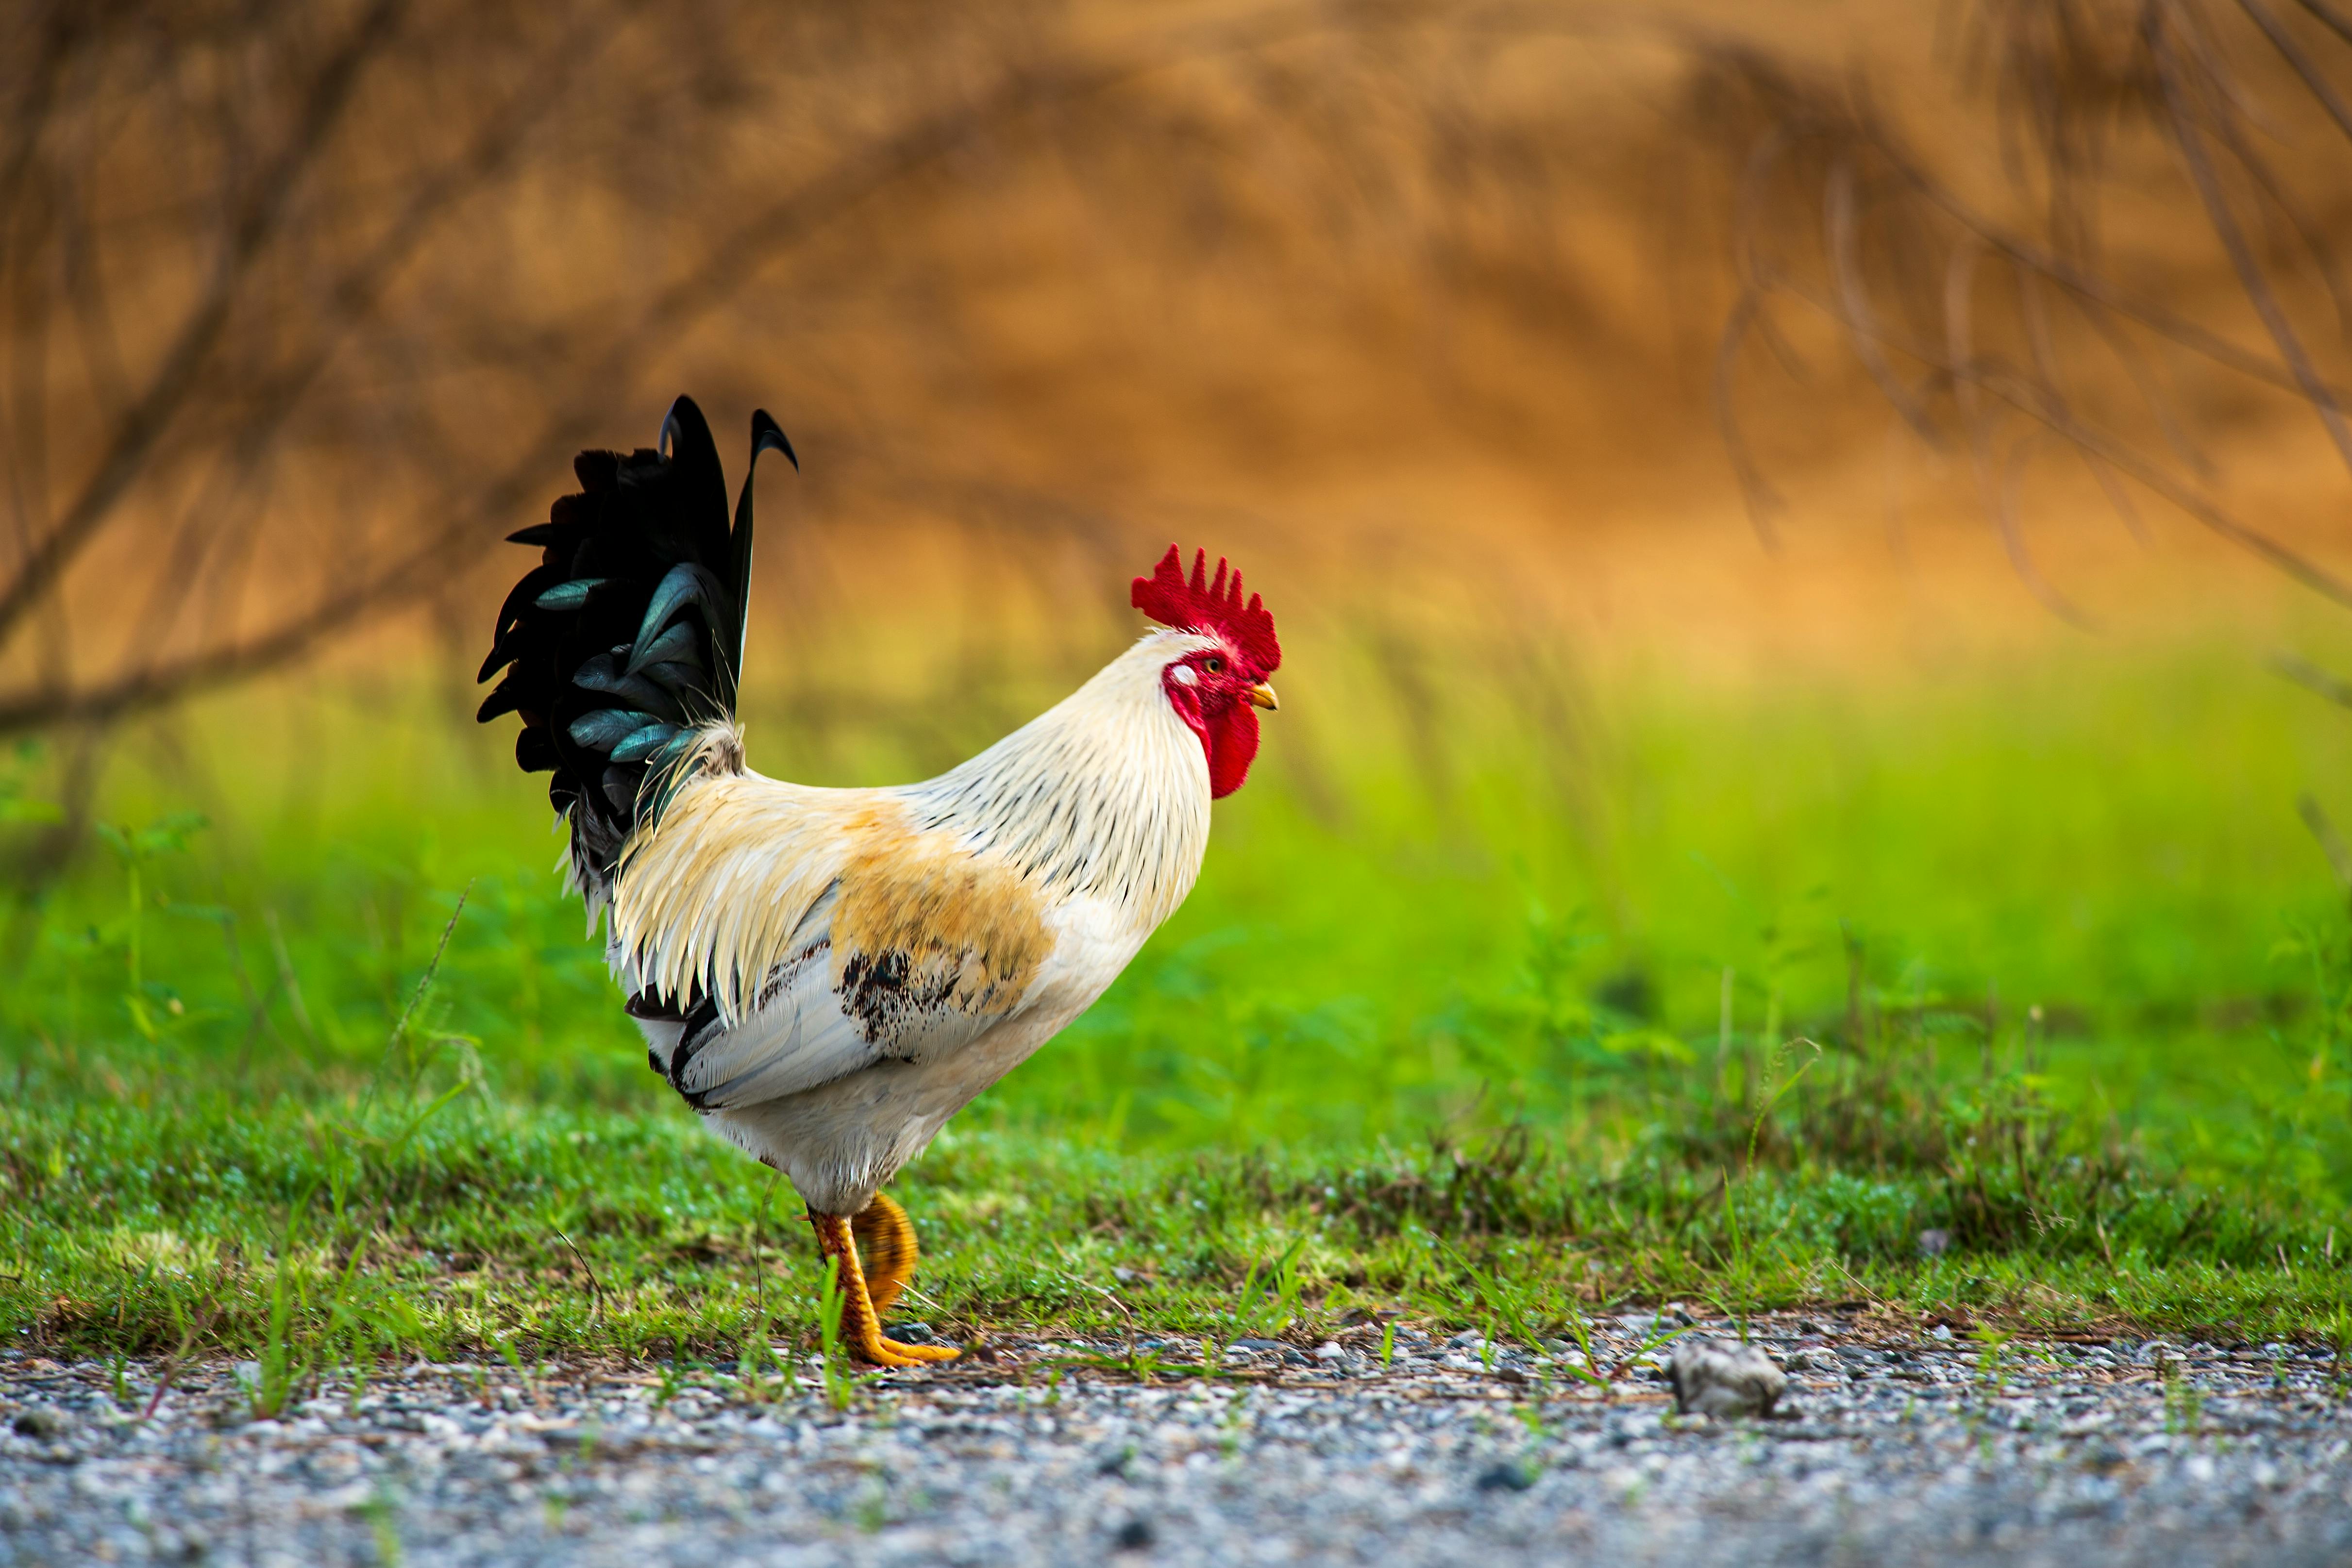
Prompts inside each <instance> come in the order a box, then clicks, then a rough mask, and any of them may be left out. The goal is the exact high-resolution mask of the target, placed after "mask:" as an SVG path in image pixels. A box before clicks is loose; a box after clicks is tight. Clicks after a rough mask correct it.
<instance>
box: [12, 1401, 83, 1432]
mask: <svg viewBox="0 0 2352 1568" xmlns="http://www.w3.org/2000/svg"><path fill="white" fill-rule="evenodd" d="M73 1426H74V1421H73V1417H72V1416H68V1415H67V1414H66V1413H65V1412H64V1411H62V1410H59V1409H58V1408H57V1407H55V1406H49V1405H35V1406H31V1407H30V1408H28V1409H25V1410H20V1411H18V1412H17V1414H16V1436H18V1437H64V1436H65V1435H66V1434H67V1433H68V1432H70V1431H72V1430H73Z"/></svg>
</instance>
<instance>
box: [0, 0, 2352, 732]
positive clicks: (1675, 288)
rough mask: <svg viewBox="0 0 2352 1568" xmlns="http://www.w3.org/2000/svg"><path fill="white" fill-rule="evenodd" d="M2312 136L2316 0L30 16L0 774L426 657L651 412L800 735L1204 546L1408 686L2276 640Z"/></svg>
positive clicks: (2318, 364) (2326, 302)
mask: <svg viewBox="0 0 2352 1568" xmlns="http://www.w3.org/2000/svg"><path fill="white" fill-rule="evenodd" d="M2347 99H2352V28H2347V23H2346V21H2345V18H2344V16H2343V15H2342V14H2340V13H2338V12H2337V11H2336V10H2335V9H2334V7H2333V6H2332V5H2328V4H2324V3H2322V0H2304V3H2302V4H2294V3H2293V0H2242V3H2240V4H2227V5H2224V4H2191V3H2188V0H2180V3H2172V0H2158V3H2153V4H2106V3H2104V0H1985V3H1982V4H1973V5H1962V4H1952V5H1938V4H1929V3H1925V0H1923V3H1921V4H1916V5H1886V4H1830V3H1822V4H1803V3H1800V0H1761V3H1755V4H1747V5H1730V4H1725V5H1701V4H1689V5H1659V6H1655V7H1650V8H1638V7H1606V6H1588V5H1417V4H1410V3H1400V4H1374V5H1253V4H1238V3H1221V4H1202V5H1132V4H1125V3H1120V0H1079V3H1073V4H1069V5H1050V4H1009V5H991V6H982V7H973V6H962V5H932V4H928V3H887V4H874V5H849V6H841V5H772V4H757V5H754V4H737V3H734V0H688V3H685V4H673V5H661V6H653V5H638V4H630V3H628V0H576V3H571V4H562V5H507V4H499V3H497V0H491V3H488V4H485V3H480V0H467V3H465V4H456V3H452V0H356V3H351V0H331V3H325V4H301V5H293V4H279V3H277V0H240V3H236V4H207V3H204V0H195V3H147V0H100V3H87V0H85V3H79V4H73V3H52V0H25V3H21V4H19V5H15V6H12V7H10V8H9V9H8V13H7V16H6V18H5V21H0V453H5V457H0V462H5V471H6V472H5V497H0V508H5V517H0V734H24V733H28V732H33V731H38V730H45V729H46V730H61V731H63V732H64V733H66V734H68V735H71V736H78V737H82V743H83V744H84V745H87V744H89V740H90V737H96V736H102V735H103V734H104V733H105V731H106V729H107V728H108V727H110V726H111V725H114V724H117V723H120V722H121V721H122V720H124V719H126V718H129V717H131V716H136V715H139V714H142V713H145V712H150V711H152V710H154V709H156V708H158V707H161V706H168V705H170V704H172V703H173V702H176V701H178V700H180V699H181V698H183V697H184V696H185V695H188V694H189V693H191V692H194V691H198V690H202V689H206V688H210V687H213V686H217V685H222V684H224V683H229V682H234V681H236V680H240V679H244V678H247V677H249V676H252V675H254V674H259V673H263V672H267V671H270V670H274V669H279V668H283V667H286V666H288V665H289V664H300V663H302V662H304V661H310V660H315V659H318V658H320V657H321V656H327V657H331V658H339V659H343V660H346V661H350V660H358V661H360V662H361V663H362V664H364V665H366V666H368V667H373V668H379V669H381V668H386V667H403V666H404V665H406V664H411V663H414V664H417V665H418V666H419V667H422V668H430V669H434V670H437V671H442V672H444V673H445V674H447V675H448V676H449V677H450V678H451V679H452V681H453V684H462V682H463V679H464V678H465V677H467V676H469V675H470V665H471V663H472V660H473V658H474V656H475V655H476V654H477V653H478V647H477V644H478V643H480V642H481V641H482V638H483V636H484V634H485V632H486V625H487V617H488V611H489V608H490V607H491V605H492V604H494V602H495V595H496V593H497V592H498V591H499V588H500V586H502V583H501V574H510V573H511V571H512V570H514V569H515V566H516V559H520V558H519V557H517V558H516V559H506V558H507V557H508V556H510V555H514V554H515V552H507V551H500V550H499V549H497V548H496V541H497V540H498V539H499V537H500V536H502V535H503V534H505V533H506V532H508V531H509V530H511V529H512V528H518V527H520V526H523V525H525V524H527V523H529V522H530V521H533V520H535V519H536V518H537V517H539V516H540V515H541V513H542V511H543V508H544V507H545V504H546V502H547V500H548V498H549V497H551V495H553V494H554V493H556V492H557V491H558V490H560V489H562V488H564V487H566V481H567V469H566V463H567V460H568V457H569V455H570V454H571V452H572V450H574V449H576V448H577V447H579V446H582V445H583V444H623V445H625V444H639V443H649V442H650V441H651V439H652V436H653V433H654V431H655V430H656V426H657V424H658V423H659V420H660V416H661V413H662V410H663V408H664V407H665V406H666V404H667V401H668V399H669V398H670V397H671V396H672V395H673V394H674V393H676V392H678V391H681V390H690V391H692V392H694V393H695V395H696V396H697V397H698V399H699V400H700V401H701V402H702V404H703V406H704V407H705V409H706V410H707V411H708V412H709V413H710V414H711V416H712V418H713V422H714V423H715V424H717V425H718V426H719V429H720V431H721V433H722V451H724V452H726V453H728V455H730V460H739V457H740V434H738V433H740V431H741V429H742V427H743V424H744V421H745V419H746V416H747V415H748V413H749V411H750V409H751V407H752V406H753V405H754V404H760V405H764V406H766V407H767V408H769V409H771V410H772V411H773V412H774V413H776V414H777V416H778V417H779V418H780V419H781V420H782V422H783V423H784V425H785V427H786V428H787V429H788V430H789V431H790V432H791V433H792V434H793V439H794V441H795V443H796V444H797V445H798V447H799V449H800V452H801V455H802V456H803V462H804V464H805V469H806V471H805V474H804V475H803V476H802V477H801V478H800V479H798V480H797V481H795V480H793V478H792V477H791V476H789V473H788V471H786V470H783V469H782V468H779V469H778V470H777V472H776V474H775V476H773V477H772V478H770V479H766V480H763V481H762V486H763V503H762V504H763V507H764V510H765V515H766V517H768V518H770V519H772V520H771V522H770V523H769V525H768V527H767V528H766V529H765V530H764V531H763V535H762V539H763V545H762V549H763V554H762V556H761V563H760V578H759V592H760V595H761V600H762V601H763V604H764V605H765V611H766V617H767V620H768V622H769V624H768V626H766V627H765V628H763V630H762V632H761V634H760V639H761V640H760V643H759V646H758V648H757V650H756V651H755V653H754V669H753V675H754V677H755V679H761V678H765V679H767V680H768V681H770V682H772V683H774V684H777V685H781V686H782V687H785V688H788V689H790V690H791V691H792V692H793V693H794V694H795V700H796V701H798V702H800V703H802V704H803V707H804V708H805V710H806V712H808V713H811V714H814V715H817V716H820V717H821V716H822V715H824V713H826V712H830V711H835V709H839V708H845V707H849V706H855V707H856V708H858V709H859V710H860V711H861V712H864V713H866V714H868V715H870V714H872V713H873V712H875V711H876V710H877V708H878V707H887V706H888V705H889V704H891V703H893V702H896V701H899V700H903V701H904V702H905V703H907V704H908V706H910V708H911V707H917V706H920V704H921V703H922V702H924V701H925V700H928V699H929V697H930V696H932V695H934V694H935V693H936V692H937V691H938V690H940V688H941V687H943V686H946V685H957V684H968V685H985V684H986V682H987V680H988V678H989V672H990V671H992V670H995V669H1001V668H1003V667H1005V666H1007V665H1009V664H1027V665H1036V664H1043V665H1045V666H1048V667H1051V668H1053V669H1055V670H1056V671H1066V672H1067V673H1076V672H1079V671H1082V670H1084V669H1087V668H1090V667H1091V665H1092V664H1093V663H1094V662H1095V660H1096V659H1097V657H1098V655H1099V653H1101V651H1102V649H1103V647H1104V646H1105V642H1104V639H1105V637H1106V635H1107V629H1108V628H1109V627H1112V626H1115V625H1118V624H1123V622H1118V621H1117V620H1116V619H1115V616H1116V615H1117V614H1118V613H1119V612H1121V607H1122V606H1123V592H1124V583H1125V581H1126V579H1127V577H1128V576H1129V574H1130V573H1131V572H1133V571H1135V570H1140V568H1141V567H1142V566H1143V565H1145V564H1146V563H1147V562H1148V561H1149V559H1150V557H1151V556H1152V555H1154V554H1156V553H1157V551H1158V549H1161V548H1164V546H1165V543H1166V541H1167V540H1168V539H1170V538H1183V539H1184V540H1186V541H1187V543H1188V544H1189V543H1192V542H1195V541H1198V542H1203V543H1207V544H1208V545H1210V546H1211V547H1212V549H1213V551H1223V552H1229V553H1231V554H1233V555H1234V556H1235V557H1236V558H1237V559H1242V560H1243V561H1244V563H1245V564H1246V566H1247V568H1248V570H1249V572H1250V576H1251V580H1252V582H1253V585H1254V586H1262V587H1264V588H1265V590H1266V591H1267V592H1268V595H1269V597H1270V598H1271V599H1273V600H1274V601H1275V602H1276V607H1277V609H1278V610H1279V611H1280V612H1281V613H1282V614H1283V616H1284V617H1285V626H1286V631H1288V630H1289V629H1290V628H1292V627H1294V626H1298V625H1301V624H1304V625H1306V626H1307V627H1308V628H1310V629H1313V628H1323V629H1335V628H1339V627H1342V626H1344V627H1345V628H1346V635H1347V636H1349V638H1351V639H1353V641H1352V643H1351V646H1353V647H1355V648H1356V649H1357V650H1358V651H1359V652H1360V653H1361V654H1362V656H1364V657H1365V658H1367V659H1370V660H1371V661H1373V662H1375V663H1382V662H1385V663H1386V664H1389V665H1390V666H1391V667H1394V668H1396V669H1398V670H1400V671H1404V672H1406V674H1401V675H1400V678H1406V676H1407V675H1409V670H1408V669H1407V666H1408V665H1409V664H1410V661H1409V660H1407V659H1403V658H1402V657H1401V656H1400V653H1399V651H1400V650H1402V649H1408V648H1419V647H1423V646H1429V645H1434V644H1439V643H1462V642H1465V641H1467V642H1471V643H1475V642H1476V641H1478V640H1479V639H1480V638H1481V637H1485V636H1487V635H1489V634H1490V633H1493V632H1495V629H1496V628H1498V627H1505V628H1509V629H1510V630H1511V632H1512V633H1513V637H1514V639H1515V641H1514V642H1513V646H1514V647H1518V648H1522V649H1524V648H1526V647H1532V646H1536V645H1537V644H1538V643H1543V640H1544V639H1543V633H1544V632H1545V630H1546V629H1550V628H1560V629H1565V630H1567V631H1570V632H1574V633H1575V635H1574V636H1573V637H1571V638H1570V639H1568V640H1567V643H1564V644H1563V645H1570V644H1572V645H1573V646H1575V647H1577V648H1579V649H1580V650H1583V651H1585V652H1586V653H1589V654H1590V656H1591V658H1593V659H1612V658H1631V657H1671V658H1673V659H1675V660H1678V661H1681V662H1683V663H1685V664H1687V665H1689V666H1690V667H1691V668H1693V669H1696V670H1698V671H1701V672H1702V673H1706V674H1713V675H1722V676H1726V677H1729V678H1753V677H1754V676H1755V675H1757V674H1759V672H1769V671H1770V670H1772V669H1776V668H1780V667H1781V666H1782V665H1783V664H1785V663H1786V662H1787V661H1790V660H1794V661H1798V662H1800V663H1827V664H1837V665H1840V666H1842V667H1844V668H1847V669H1850V670H1861V671H1863V672H1864V673H1865V674H1868V673H1871V672H1874V671H1875V670H1878V669H1881V668H1908V669H1913V670H1920V669H1927V670H1932V669H1933V668H1934V667H1935V666H1936V665H1937V664H1938V663H1939V662H1941V661H1944V660H1947V659H1948V658H1950V657H1951V656H1953V653H1954V650H1955V649H1956V648H1977V647H1985V646H1998V645H2001V644H2003V643H2008V642H2020V643H2033V642H2035V641H2037V640H2040V639H2044V638H2047V637H2050V636H2053V635H2061V636H2071V635H2075V634H2077V633H2075V632H2073V631H2072V630H2070V627H2072V626H2075V625H2082V626H2095V627H2098V628H2101V629H2104V630H2105V631H2106V632H2109V633H2111V634H2115V633H2123V634H2135V633H2137V632H2150V633H2152V634H2161V633H2164V632H2168V631H2170V630H2174V629H2177V628H2178V627H2179V625H2181V624H2182V623H2184V622H2200V623H2202V622H2214V623H2218V624H2221V625H2224V626H2227V627H2230V628H2235V629H2237V630H2239V631H2241V632H2243V634H2244V636H2245V639H2246V641H2247V645H2248V648H2249V652H2250V653H2259V652H2262V651H2263V650H2264V649H2265V648H2266V647H2267V646H2268V645H2269V644H2270V643H2272V642H2274V641H2275V640H2276V638H2275V635H2274V632H2275V630H2276V628H2277V627H2279V626H2280V625H2282V624H2285V622H2284V621H2283V620H2282V617H2283V616H2284V617H2292V616H2294V615H2296V614H2300V613H2303V612H2302V611H2299V610H2297V609H2296V608H2295V607H2296V606H2299V605H2300V606H2312V605H2325V604H2326V602H2327V601H2329V600H2330V599H2331V598H2333V599H2336V600H2338V601H2341V600H2343V599H2346V598H2347V597H2352V595H2347V592H2346V591H2345V590H2344V589H2343V588H2342V586H2341V584H2340V582H2339V581H2338V580H2337V579H2336V576H2335V575H2334V574H2335V573H2336V572H2337V571H2339V570H2344V571H2352V548H2347V547H2352V529H2347V526H2346V522H2345V517H2344V501H2345V497H2346V476H2347V464H2348V463H2352V435H2347V433H2346V431H2345V429H2344V427H2343V420H2342V419H2341V417H2340V416H2339V415H2338V414H2337V413H2336V410H2335V402H2336V396H2337V393H2336V388H2338V387H2339V386H2342V385H2344V384H2346V383H2347V382H2352V364H2347V354H2348V350H2347V344H2352V291H2347V287H2346V286H2345V282H2344V278H2343V275H2342V272H2341V269H2340V268H2339V267H2338V265H2337V263H2336V254H2337V252H2338V251H2339V250H2340V249H2341V246H2342V243H2343V240H2344V238H2345V235H2346V234H2347V224H2352V203H2348V202H2347V195H2352V183H2347V180H2346V178H2345V176H2346V174H2347V172H2352V156H2347V155H2352V111H2347ZM1073 606H1076V609H1073ZM1511 656H1512V657H1519V656H1521V655H1520V654H1513V655H1511ZM763 664H764V665H765V666H766V669H765V670H762V669H761V667H760V666H761V665H763ZM2306 674H2309V672H2306ZM1013 716H1015V717H1017V716H1018V715H1017V714H1015V715H1013Z"/></svg>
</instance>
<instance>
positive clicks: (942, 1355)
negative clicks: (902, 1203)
mask: <svg viewBox="0 0 2352 1568" xmlns="http://www.w3.org/2000/svg"><path fill="white" fill-rule="evenodd" d="M881 1204H889V1207H888V1208H887V1210H886V1211H884V1213H883V1214H882V1215H881V1216H880V1217H878V1218H877V1219H876V1220H875V1221H874V1226H875V1227H876V1228H877V1233H879V1232H880V1231H881V1230H882V1228H886V1227H887V1228H890V1231H889V1233H890V1234H891V1235H892V1236H893V1237H894V1239H902V1240H903V1241H904V1243H905V1247H904V1257H903V1260H901V1258H900V1257H899V1256H898V1253H896V1252H894V1253H893V1254H892V1256H891V1259H890V1262H891V1263H892V1264H893V1266H894V1267H899V1268H900V1270H901V1271H899V1272H897V1273H895V1274H893V1275H888V1276H885V1278H884V1290H885V1292H886V1293H885V1294H884V1295H883V1298H882V1300H883V1302H884V1304H886V1305H887V1303H889V1302H891V1301H896V1300H898V1291H899V1290H900V1289H901V1288H902V1287H904V1286H905V1284H906V1282H907V1275H908V1273H911V1272H912V1271H913V1269H914V1260H915V1232H914V1227H912V1226H911V1225H908V1223H907V1214H906V1211H905V1210H904V1209H902V1208H900V1207H898V1205H897V1204H895V1203H890V1201H889V1199H887V1198H877V1199H876V1201H875V1203H874V1204H869V1205H868V1206H867V1207H866V1211H865V1213H864V1214H860V1215H859V1216H858V1217H857V1218H856V1219H854V1220H853V1219H852V1218H849V1217H848V1216H846V1215H840V1214H814V1213H812V1214H811V1215H810V1216H809V1224H810V1225H811V1226H812V1227H814V1228H815V1230H816V1245H817V1250H818V1251H819V1252H821V1253H823V1254H824V1256H825V1257H827V1258H836V1259H839V1260H840V1261H841V1275H840V1280H841V1298H842V1300H841V1338H842V1342H843V1343H845V1344H847V1345H848V1346H849V1349H850V1354H853V1355H855V1356H856V1357H857V1359H858V1360H860V1361H864V1362H867V1363H870V1364H873V1365H876V1366H921V1365H923V1364H925V1363H927V1362H936V1361H953V1360H954V1359H955V1358H956V1357H957V1356H958V1355H961V1354H962V1352H961V1351H958V1350H955V1349H953V1348H951V1347H950V1346H948V1345H943V1344H901V1343H898V1341H897V1340H895V1339H886V1338H884V1337H883V1334H882V1315H881V1313H880V1312H877V1311H876V1310H875V1302H874V1298H873V1296H872V1295H870V1294H869V1293H868V1292H867V1291H866V1270H864V1269H863V1268H862V1267H860V1266H859V1264H858V1261H857V1238H856V1228H859V1227H860V1226H861V1224H862V1222H864V1221H865V1220H866V1215H871V1214H874V1213H875V1211H876V1208H877V1206H878V1205H881Z"/></svg>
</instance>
